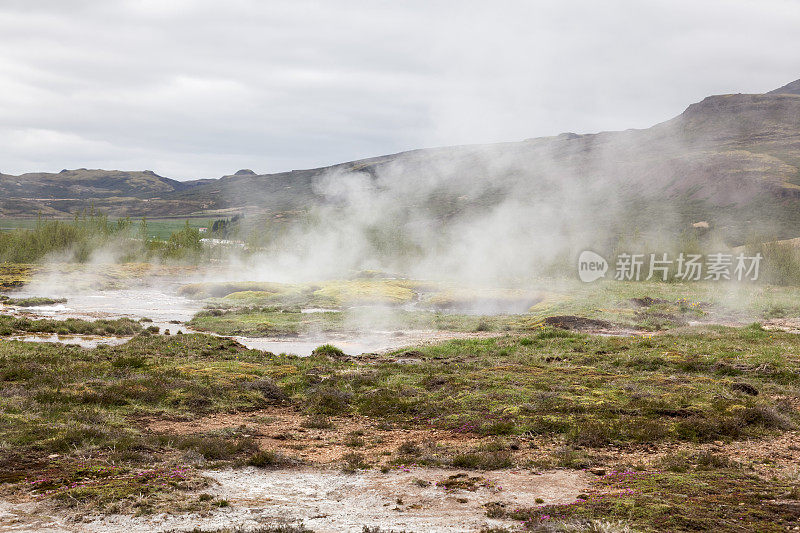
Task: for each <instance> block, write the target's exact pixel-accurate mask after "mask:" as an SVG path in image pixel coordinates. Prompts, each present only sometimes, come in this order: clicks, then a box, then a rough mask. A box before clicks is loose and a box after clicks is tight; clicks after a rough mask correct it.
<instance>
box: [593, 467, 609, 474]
mask: <svg viewBox="0 0 800 533" xmlns="http://www.w3.org/2000/svg"><path fill="white" fill-rule="evenodd" d="M589 472H590V473H592V474H594V475H595V476H605V475H606V469H605V468H597V467H595V468H590V469H589Z"/></svg>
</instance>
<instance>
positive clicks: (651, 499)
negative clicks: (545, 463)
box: [492, 465, 800, 532]
mask: <svg viewBox="0 0 800 533" xmlns="http://www.w3.org/2000/svg"><path fill="white" fill-rule="evenodd" d="M797 498H798V485H797V484H796V483H790V482H786V481H780V480H764V479H761V478H759V477H758V476H756V475H754V474H752V473H748V472H747V471H746V470H744V469H742V468H740V467H737V466H735V465H734V466H721V467H707V466H703V465H700V466H691V467H687V469H686V470H685V471H684V472H681V473H677V472H669V471H660V470H646V471H622V472H609V473H607V474H606V475H604V476H602V477H601V478H600V479H599V480H598V481H597V482H596V483H595V487H594V491H592V493H591V494H588V495H586V498H585V499H579V500H577V502H574V503H569V504H565V505H539V506H536V507H530V508H517V509H505V510H503V509H501V508H498V507H493V508H492V512H493V515H494V516H495V517H500V516H504V517H507V518H510V519H513V520H518V521H521V522H522V524H523V527H524V528H525V529H527V530H531V531H571V530H570V529H566V527H567V526H568V525H569V524H581V523H582V524H587V523H590V522H592V521H597V520H611V521H622V522H624V523H625V524H627V525H630V526H632V527H633V528H635V529H636V530H638V531H730V532H733V531H764V532H769V531H774V532H778V531H786V530H787V529H791V527H792V526H794V525H796V523H797V520H798V518H800V510H798V508H797V506H796V502H795V503H793V502H787V501H786V500H796V499H797ZM574 530H575V531H580V529H574Z"/></svg>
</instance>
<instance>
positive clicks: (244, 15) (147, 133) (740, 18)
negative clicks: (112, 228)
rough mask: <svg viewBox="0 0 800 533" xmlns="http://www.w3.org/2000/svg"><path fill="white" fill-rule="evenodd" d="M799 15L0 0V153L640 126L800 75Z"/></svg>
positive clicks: (182, 149) (679, 0)
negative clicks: (707, 101)
mask: <svg viewBox="0 0 800 533" xmlns="http://www.w3.org/2000/svg"><path fill="white" fill-rule="evenodd" d="M799 28H800V0H625V1H622V0H604V1H602V2H599V1H597V0H553V1H548V0H542V1H535V0H529V1H514V0H507V1H503V0H494V1H488V0H487V1H483V2H474V1H471V0H455V1H441V0H424V1H416V0H394V1H383V0H371V1H338V0H328V1H324V2H310V1H304V0H289V1H282V0H225V1H219V0H192V1H190V0H0V172H3V173H5V174H19V173H24V172H34V171H47V172H57V171H59V170H61V169H62V168H81V167H87V168H106V169H123V170H144V169H147V170H153V171H155V172H157V173H158V174H160V175H163V176H168V177H171V178H175V179H182V180H184V179H193V178H209V177H219V176H222V175H225V174H231V173H233V172H235V171H236V170H238V169H242V168H250V169H252V170H254V171H256V172H257V173H269V172H281V171H286V170H292V169H302V168H315V167H319V166H325V165H329V164H335V163H339V162H344V161H351V160H356V159H360V158H364V157H370V156H378V155H383V154H388V153H394V152H399V151H404V150H410V149H415V148H423V147H430V146H444V145H454V144H473V143H491V142H503V141H516V140H522V139H526V138H531V137H539V136H547V135H557V134H559V133H562V132H566V131H572V132H577V133H592V132H597V131H604V130H621V129H627V128H646V127H649V126H651V125H653V124H655V123H658V122H661V121H664V120H667V119H669V118H672V117H673V116H675V115H678V114H680V113H681V112H682V111H683V110H684V109H685V108H686V107H687V106H688V105H689V104H690V103H692V102H696V101H699V100H701V99H702V98H704V97H705V96H708V95H711V94H725V93H737V92H743V93H760V92H765V91H768V90H771V89H774V88H777V87H779V86H782V85H784V84H786V83H788V82H790V81H793V80H795V79H798V78H800V54H798V53H797V50H800V31H798V29H799Z"/></svg>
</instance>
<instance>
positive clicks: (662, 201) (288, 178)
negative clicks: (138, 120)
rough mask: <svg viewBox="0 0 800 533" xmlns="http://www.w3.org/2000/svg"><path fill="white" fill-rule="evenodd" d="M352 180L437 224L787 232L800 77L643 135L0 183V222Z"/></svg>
mask: <svg viewBox="0 0 800 533" xmlns="http://www.w3.org/2000/svg"><path fill="white" fill-rule="evenodd" d="M354 175H355V176H357V177H358V178H359V179H364V180H368V181H371V182H372V184H373V185H374V187H376V189H377V190H401V191H402V194H398V198H397V200H398V201H399V202H403V203H405V204H407V205H408V206H409V208H413V209H420V208H422V209H424V210H425V213H426V215H430V216H432V217H434V218H440V219H441V218H447V217H453V216H461V215H463V214H464V213H465V212H468V211H469V210H470V209H476V208H485V207H487V206H492V205H498V204H499V203H500V202H503V201H507V200H508V199H509V198H514V199H515V200H518V201H534V200H535V199H542V198H547V197H548V195H550V196H552V197H553V198H559V199H562V200H563V199H564V198H566V199H567V201H569V199H570V198H575V197H576V196H580V197H582V198H587V197H588V198H589V199H592V198H596V199H598V200H599V201H601V205H607V204H608V202H609V200H612V201H613V202H614V203H615V204H617V207H623V206H625V205H628V206H630V205H644V206H646V205H650V204H652V205H657V206H658V205H661V206H663V205H669V206H670V209H671V210H672V211H677V212H678V213H679V215H680V216H679V217H678V218H680V219H681V223H685V222H687V221H689V222H691V220H692V219H696V218H702V217H706V218H708V217H717V218H718V219H722V218H724V219H726V220H725V223H726V224H730V223H732V220H735V219H737V218H738V219H742V217H744V219H742V220H740V222H741V224H742V225H744V224H745V223H748V224H749V223H753V224H756V225H758V223H759V221H760V220H762V219H765V217H766V218H770V217H776V216H777V217H778V218H780V219H781V220H782V221H783V223H782V224H783V226H785V227H789V226H791V224H794V223H795V222H797V221H800V215H798V217H795V216H794V214H795V213H800V209H798V205H797V202H798V199H800V80H798V81H796V82H793V83H790V84H788V85H786V86H785V87H782V88H780V89H777V90H775V91H771V92H770V93H767V94H763V95H749V94H730V95H718V96H710V97H708V98H705V99H704V100H703V101H701V102H698V103H695V104H692V105H690V106H689V107H688V108H687V109H686V110H685V111H684V112H683V113H682V114H680V115H679V116H677V117H675V118H674V119H672V120H669V121H667V122H664V123H661V124H658V125H655V126H653V127H651V128H648V129H644V130H628V131H619V132H602V133H597V134H587V135H578V134H573V133H567V134H562V135H559V136H556V137H546V138H536V139H528V140H525V141H521V142H514V143H501V144H492V145H474V146H457V147H446V148H434V149H423V150H414V151H410V152H404V153H400V154H393V155H387V156H382V157H376V158H371V159H365V160H360V161H354V162H348V163H342V164H339V165H334V166H331V167H325V168H319V169H311V170H299V171H291V172H283V173H278V174H264V175H259V174H255V173H253V172H252V171H249V170H243V171H239V172H237V173H236V174H233V175H230V176H224V177H222V178H220V179H217V180H199V181H192V182H178V181H175V180H170V179H167V178H162V177H160V176H157V175H156V174H154V173H152V172H148V171H145V172H119V171H101V170H93V171H90V170H76V171H62V173H60V174H45V173H39V174H25V175H23V176H6V175H0V214H2V215H5V216H34V215H35V214H36V213H37V212H41V213H43V214H46V215H69V214H70V213H73V212H75V211H76V210H79V209H81V208H84V207H86V206H88V205H89V204H90V203H93V204H94V205H95V207H96V208H97V209H100V210H104V211H106V212H108V213H109V214H111V215H130V216H142V215H147V216H167V215H169V216H186V215H199V214H209V213H224V212H227V211H231V210H248V211H253V210H255V211H260V212H267V213H276V212H285V211H296V210H301V211H302V210H307V209H308V208H309V207H311V206H313V205H318V204H326V203H328V204H330V203H334V204H335V203H336V202H337V201H339V199H340V198H339V196H338V194H339V193H337V192H336V186H337V183H339V182H342V183H344V182H346V180H345V181H343V180H344V178H343V177H344V176H347V177H348V179H351V178H352V177H353V176H354ZM404 183H407V184H408V185H407V186H405V185H403V184H404ZM636 202H639V204H636ZM644 213H645V214H647V215H648V216H649V214H650V213H649V212H648V210H647V209H644ZM720 222H722V221H721V220H720ZM734 223H735V222H734ZM781 233H782V234H783V233H785V232H781Z"/></svg>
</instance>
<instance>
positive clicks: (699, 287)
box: [181, 280, 800, 336]
mask: <svg viewBox="0 0 800 533" xmlns="http://www.w3.org/2000/svg"><path fill="white" fill-rule="evenodd" d="M371 281H372V282H373V283H374V284H376V285H380V284H381V283H389V284H390V285H388V287H395V286H397V285H398V284H402V283H410V284H411V286H412V287H414V290H422V289H423V288H424V290H425V291H426V292H425V293H421V292H417V293H416V296H415V298H419V299H420V300H421V301H422V303H421V304H420V305H421V306H422V308H421V309H418V310H413V311H412V310H406V309H403V308H399V307H396V306H394V307H393V306H391V305H389V306H383V307H381V308H366V309H362V308H358V307H355V308H348V307H347V306H345V305H344V304H343V302H342V301H341V300H336V299H329V298H324V299H323V298H321V296H320V293H321V292H323V289H317V290H313V287H312V288H309V287H305V288H303V289H300V288H298V287H297V286H278V285H277V284H254V283H245V284H192V285H187V286H184V288H183V289H181V290H182V291H183V292H184V293H186V294H192V295H194V297H203V296H209V295H215V294H216V295H219V294H223V293H225V292H228V291H231V290H237V289H243V288H246V287H249V288H250V289H254V288H259V287H260V288H261V289H263V290H248V291H238V292H233V293H229V294H227V295H226V296H224V297H222V298H213V297H211V299H209V300H208V301H209V302H211V305H214V306H216V307H215V308H213V309H208V310H206V311H203V312H201V313H198V314H197V315H196V316H195V317H194V318H193V320H192V321H191V325H192V327H194V328H196V329H198V330H201V331H210V332H215V333H220V334H223V335H244V336H278V335H302V334H308V333H315V332H320V331H322V332H344V333H357V332H359V331H363V330H364V329H373V330H402V329H434V330H447V331H460V332H480V331H488V332H492V331H493V332H530V331H532V330H535V329H536V328H538V327H539V326H540V325H541V324H542V323H543V322H544V321H545V320H546V319H548V317H553V316H578V317H582V318H588V319H592V320H599V321H605V322H607V323H609V324H610V326H612V327H621V328H627V329H632V330H641V331H660V330H666V329H672V328H676V327H682V326H686V325H687V324H690V323H694V322H697V323H720V322H722V323H731V322H734V323H735V322H741V323H747V322H752V321H754V320H760V319H771V318H796V317H800V305H798V304H797V302H798V301H800V288H793V287H775V286H771V285H747V284H725V283H658V282H641V283H635V282H631V283H621V282H597V283H594V284H581V283H578V282H568V281H564V280H562V281H554V280H550V282H549V283H546V284H545V283H544V282H542V286H543V287H544V286H547V290H544V289H542V290H540V291H527V292H525V291H511V290H506V291H494V293H493V292H492V291H489V292H487V293H481V292H480V291H474V290H466V289H462V290H453V289H451V288H446V287H438V288H437V287H436V286H435V285H433V284H419V285H417V284H415V283H418V282H410V281H403V280H371ZM337 283H341V282H337ZM353 283H358V284H360V283H362V281H360V280H358V281H354V282H353ZM262 285H263V286H262ZM359 286H361V287H362V288H363V286H362V285H359ZM354 290H355V289H354ZM215 291H217V292H215ZM501 293H502V296H503V298H500V296H498V294H501ZM328 294H330V293H328ZM453 294H457V295H460V296H459V299H454V296H453ZM492 294H495V297H494V298H493V297H492ZM265 295H266V296H265ZM535 295H541V298H540V301H538V302H537V303H534V302H535V300H533V298H534V296H535ZM209 297H210V296H209ZM439 300H441V301H442V302H450V303H449V304H448V305H450V307H449V309H450V311H446V312H445V311H436V310H432V309H428V308H436V307H441V306H440V305H439V304H435V305H434V304H433V303H432V302H437V301H439ZM523 300H524V301H525V302H527V303H526V304H525V305H523V307H525V308H527V305H528V304H533V305H532V306H531V307H530V309H529V310H528V312H524V313H522V314H496V315H493V314H490V315H475V314H465V313H464V311H469V310H482V311H483V312H492V311H496V310H500V309H511V308H512V307H513V306H514V305H517V307H519V305H521V304H519V302H521V301H523ZM258 302H261V304H264V303H269V304H270V305H254V304H256V303H258ZM425 302H428V303H425ZM442 305H443V304H442ZM306 307H321V308H334V309H340V308H341V311H339V312H321V313H301V312H300V310H301V309H302V308H306ZM445 307H446V306H445ZM458 309H460V310H462V312H461V313H459V312H452V310H458ZM520 311H524V309H521V308H519V309H516V310H515V312H520Z"/></svg>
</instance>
